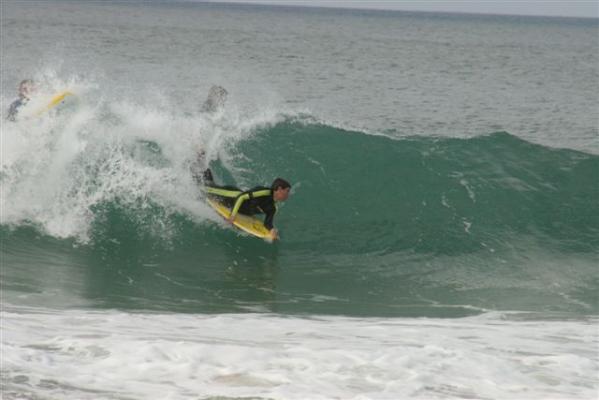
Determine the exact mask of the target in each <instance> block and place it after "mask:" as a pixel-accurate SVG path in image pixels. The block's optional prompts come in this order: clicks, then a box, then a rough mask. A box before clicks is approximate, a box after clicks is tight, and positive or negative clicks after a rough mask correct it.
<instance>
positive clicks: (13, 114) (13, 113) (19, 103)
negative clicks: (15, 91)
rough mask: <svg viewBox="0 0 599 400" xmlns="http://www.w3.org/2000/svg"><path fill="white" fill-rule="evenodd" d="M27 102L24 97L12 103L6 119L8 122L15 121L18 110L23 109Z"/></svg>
mask: <svg viewBox="0 0 599 400" xmlns="http://www.w3.org/2000/svg"><path fill="white" fill-rule="evenodd" d="M28 101H29V99H28V98H26V97H19V98H18V99H16V100H15V101H13V102H12V103H11V105H10V107H9V109H8V116H7V117H6V119H7V120H9V121H13V122H14V121H15V120H16V119H17V114H18V113H19V108H21V107H23V106H24V105H25V104H27V102H28Z"/></svg>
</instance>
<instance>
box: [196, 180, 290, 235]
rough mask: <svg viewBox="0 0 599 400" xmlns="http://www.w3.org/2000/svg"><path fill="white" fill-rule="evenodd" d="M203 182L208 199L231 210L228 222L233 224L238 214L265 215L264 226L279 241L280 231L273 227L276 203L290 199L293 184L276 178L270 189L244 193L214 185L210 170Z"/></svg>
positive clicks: (237, 189) (234, 188)
mask: <svg viewBox="0 0 599 400" xmlns="http://www.w3.org/2000/svg"><path fill="white" fill-rule="evenodd" d="M203 180H204V184H205V187H206V193H207V195H208V197H210V198H212V199H214V200H216V201H218V202H219V203H221V204H223V205H224V206H226V207H228V208H230V209H231V216H230V217H229V219H228V221H229V222H230V223H233V222H234V221H235V217H236V216H237V214H238V213H239V214H244V215H255V214H265V215H266V217H265V218H264V226H265V227H266V229H268V230H269V231H270V234H271V237H272V239H278V238H279V233H278V230H277V229H276V228H275V227H274V225H273V220H274V217H275V213H276V212H277V205H276V203H277V202H279V201H285V200H287V198H288V197H289V191H290V190H291V184H289V182H287V181H286V180H285V179H282V178H276V179H275V180H274V181H273V182H272V184H271V185H270V187H266V186H256V187H255V188H253V189H250V190H246V191H243V190H241V189H239V188H237V187H235V186H220V185H216V184H214V180H213V177H212V172H211V171H210V169H209V168H207V169H206V170H205V171H204V174H203Z"/></svg>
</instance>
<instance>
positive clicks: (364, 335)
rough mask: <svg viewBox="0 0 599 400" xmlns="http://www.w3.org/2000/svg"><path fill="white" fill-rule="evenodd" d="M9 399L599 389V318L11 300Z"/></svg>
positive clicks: (516, 393) (500, 394)
mask: <svg viewBox="0 0 599 400" xmlns="http://www.w3.org/2000/svg"><path fill="white" fill-rule="evenodd" d="M2 321H3V335H2V346H3V347H2V348H3V354H2V360H3V364H2V377H3V378H2V380H3V385H4V388H5V389H4V395H5V396H7V398H18V396H19V395H20V396H25V397H29V396H31V397H41V398H45V397H49V398H61V399H116V398H129V399H148V398H164V399H166V398H173V399H175V398H176V399H198V398H209V397H210V396H223V397H258V398H270V399H334V398H342V399H397V398H419V399H430V398H464V397H467V398H497V399H501V398H505V399H507V398H510V399H511V398H527V399H543V398H561V399H565V398H593V396H595V395H596V393H597V389H598V384H597V380H596V376H597V372H598V367H599V360H598V357H597V347H596V346H597V331H596V323H597V320H580V321H555V320H520V321H518V320H514V319H505V318H503V316H501V315H493V314H488V315H483V316H479V317H470V318H463V319H381V318H365V319H361V318H346V317H318V318H305V317H289V316H279V315H271V314H225V315H188V314H186V315H180V314H165V315H156V314H130V313H124V312H114V311H76V310H71V311H53V310H48V309H25V308H22V307H13V306H5V307H4V311H3V312H2Z"/></svg>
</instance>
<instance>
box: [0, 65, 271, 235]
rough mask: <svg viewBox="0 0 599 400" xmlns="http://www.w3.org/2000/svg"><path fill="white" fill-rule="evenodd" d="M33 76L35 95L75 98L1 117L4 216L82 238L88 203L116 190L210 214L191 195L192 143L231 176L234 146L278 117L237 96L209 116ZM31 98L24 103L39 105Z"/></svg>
mask: <svg viewBox="0 0 599 400" xmlns="http://www.w3.org/2000/svg"><path fill="white" fill-rule="evenodd" d="M36 81H37V82H42V83H40V88H39V90H38V92H37V96H38V97H37V99H38V100H39V99H47V98H49V96H50V97H51V96H52V94H53V93H56V92H59V91H64V90H69V91H71V92H73V93H75V95H76V96H74V97H76V99H77V104H70V105H69V106H68V107H63V106H59V107H57V108H56V109H54V110H51V112H48V113H45V114H43V115H41V116H39V117H27V113H26V112H25V111H26V110H22V112H21V113H20V118H19V119H18V120H17V122H15V123H11V122H3V124H2V131H1V141H2V146H1V147H2V150H1V151H2V153H1V161H2V162H1V167H0V177H1V182H2V191H1V194H0V202H1V204H0V206H1V208H2V224H9V225H21V224H23V223H31V224H34V225H36V226H38V227H40V228H41V229H42V230H43V231H45V232H46V233H48V234H50V235H52V236H55V237H60V238H64V237H75V238H77V239H78V240H79V241H82V242H85V241H87V240H88V239H89V235H90V227H91V224H92V222H93V219H94V212H93V208H94V206H97V205H99V204H102V203H103V202H111V201H113V200H114V199H117V198H118V200H119V202H121V203H124V204H130V205H132V206H136V207H141V208H143V207H146V206H147V205H150V204H153V205H158V206H159V207H160V208H161V209H162V210H164V213H165V214H167V215H168V214H169V213H172V212H177V213H181V212H183V213H186V214H187V215H189V216H190V217H191V218H192V219H194V220H196V221H198V222H201V221H204V220H206V219H214V220H216V216H214V214H213V213H212V212H211V211H210V210H209V209H208V208H207V207H206V206H205V205H203V204H202V203H201V202H199V201H198V197H199V189H198V187H197V184H196V183H195V182H193V180H192V176H191V173H190V165H191V164H192V163H193V161H194V160H195V158H196V154H197V151H198V150H199V149H200V148H201V149H203V150H204V151H205V152H206V156H207V159H208V160H215V159H220V160H221V161H222V162H223V164H224V165H225V166H226V167H227V168H229V169H230V170H231V172H232V173H233V175H234V176H235V174H236V171H235V169H234V168H233V165H234V160H235V157H236V156H235V154H233V153H232V152H231V151H230V150H231V148H232V147H233V145H234V144H235V143H236V142H238V141H239V140H243V139H244V138H247V137H248V136H249V135H251V133H252V132H253V131H254V130H255V128H256V127H260V126H265V125H268V124H274V123H276V122H277V121H280V119H281V116H280V114H279V113H278V112H276V110H274V109H273V108H271V107H266V108H264V109H262V110H261V111H258V112H256V111H255V112H254V113H253V114H251V115H248V114H245V113H243V112H241V111H239V108H237V107H236V106H235V105H231V106H228V108H226V109H225V110H224V111H222V112H220V113H216V114H214V115H207V114H201V113H199V107H198V112H197V113H195V114H190V113H182V112H181V111H180V110H179V109H178V107H176V106H173V105H169V104H168V99H165V98H162V97H161V96H158V95H157V96H156V98H152V99H143V98H142V99H137V98H135V93H129V94H128V95H129V96H130V97H123V96H124V94H122V93H118V94H116V95H112V96H111V93H104V92H102V90H101V89H99V88H98V87H99V85H96V84H94V83H86V82H83V83H82V82H80V81H79V82H77V81H75V80H70V81H60V80H59V79H58V78H57V77H56V76H55V74H53V73H51V72H48V73H47V75H46V76H44V75H42V76H40V77H38V78H37V79H36ZM132 97H133V98H132ZM5 99H6V97H5ZM106 99H110V101H107V100H106ZM35 101H36V100H35V99H34V100H32V101H31V102H30V103H31V104H28V105H27V106H25V107H26V108H31V109H37V108H39V104H37V105H35V104H32V103H35ZM44 101H46V100H39V101H38V102H41V103H44ZM6 103H8V101H7V102H6Z"/></svg>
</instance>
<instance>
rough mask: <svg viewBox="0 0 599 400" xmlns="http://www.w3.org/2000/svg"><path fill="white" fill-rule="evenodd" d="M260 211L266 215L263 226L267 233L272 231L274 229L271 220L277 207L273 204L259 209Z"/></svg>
mask: <svg viewBox="0 0 599 400" xmlns="http://www.w3.org/2000/svg"><path fill="white" fill-rule="evenodd" d="M261 209H262V212H264V214H266V217H264V226H265V227H266V229H268V230H269V231H272V230H273V229H274V225H273V220H274V219H275V214H276V212H277V207H276V206H275V205H274V204H273V205H272V206H270V207H261ZM274 230H275V231H276V229H274Z"/></svg>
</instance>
